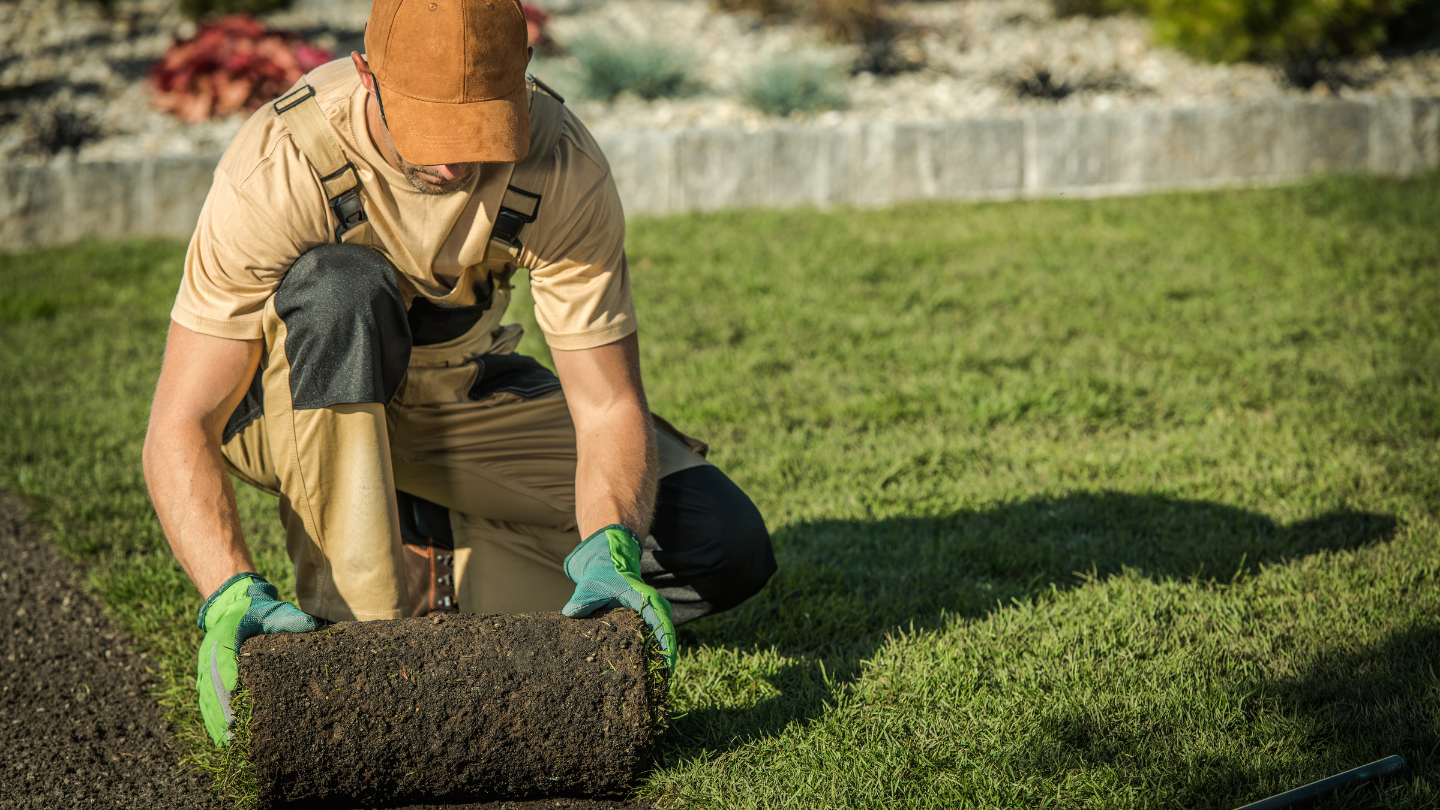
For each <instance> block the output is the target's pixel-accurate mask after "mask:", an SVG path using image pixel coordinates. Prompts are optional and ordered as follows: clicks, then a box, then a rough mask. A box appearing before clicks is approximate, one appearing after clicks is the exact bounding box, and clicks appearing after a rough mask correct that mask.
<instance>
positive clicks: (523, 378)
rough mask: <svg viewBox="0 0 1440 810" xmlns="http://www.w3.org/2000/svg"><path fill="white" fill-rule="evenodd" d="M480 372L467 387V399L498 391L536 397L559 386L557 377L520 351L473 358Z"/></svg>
mask: <svg viewBox="0 0 1440 810" xmlns="http://www.w3.org/2000/svg"><path fill="white" fill-rule="evenodd" d="M475 365H477V366H479V367H480V373H479V374H478V375H477V376H476V377H475V384H474V385H472V386H470V394H469V396H470V399H472V400H481V399H484V398H485V397H488V396H493V395H494V394H499V393H507V392H508V393H511V394H519V395H520V396H522V397H526V398H527V399H528V398H529V397H538V396H540V395H541V394H548V393H550V392H551V391H554V390H556V389H557V388H559V387H560V378H559V377H556V376H555V374H554V373H553V372H551V371H550V369H548V368H545V367H544V366H543V365H541V364H540V361H539V360H536V359H535V358H533V357H529V356H527V355H523V354H487V355H483V356H481V357H477V358H476V359H475Z"/></svg>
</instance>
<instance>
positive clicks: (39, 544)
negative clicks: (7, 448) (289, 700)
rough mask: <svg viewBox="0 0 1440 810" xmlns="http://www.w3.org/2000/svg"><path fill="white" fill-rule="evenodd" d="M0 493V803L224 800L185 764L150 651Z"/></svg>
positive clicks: (145, 804) (210, 803)
mask: <svg viewBox="0 0 1440 810" xmlns="http://www.w3.org/2000/svg"><path fill="white" fill-rule="evenodd" d="M28 512H29V508H28V507H27V506H26V505H25V504H24V502H22V501H21V500H20V499H19V498H16V497H14V496H11V495H10V494H8V493H5V492H3V491H0V808H7V809H8V808H17V810H18V808H37V810H38V809H39V808H45V810H50V809H51V808H57V807H118V808H131V807H133V808H147V809H148V808H157V807H186V808H191V807H195V808H212V807H213V808H219V807H220V806H221V805H220V803H219V802H218V801H217V800H216V799H215V798H214V797H213V795H212V794H211V793H210V791H209V789H208V786H209V783H210V779H209V777H208V776H205V775H203V774H198V773H194V772H190V771H186V770H183V769H182V768H181V767H180V764H179V759H180V758H179V755H178V753H177V752H176V751H175V750H174V749H173V748H172V747H171V744H170V735H169V732H168V729H167V727H166V724H165V719H164V713H163V712H162V711H161V709H160V707H159V706H158V705H157V704H156V702H155V700H154V699H153V698H152V697H151V696H150V693H151V690H152V689H153V687H154V684H153V682H152V681H151V678H150V675H149V673H147V672H146V671H145V664H146V659H145V657H144V656H143V655H141V654H140V653H137V652H135V651H134V650H132V649H131V648H130V646H129V644H127V642H126V639H125V638H124V637H123V636H122V635H121V634H120V633H119V631H118V630H117V629H116V628H115V626H114V625H113V624H111V622H110V621H109V620H108V619H107V618H106V617H105V614H104V613H102V612H101V610H100V607H99V606H98V605H97V604H95V602H94V601H92V600H91V599H90V598H89V597H88V596H86V595H85V594H84V593H82V591H81V588H80V581H81V580H80V575H79V572H77V570H76V569H75V567H74V566H73V565H72V564H71V563H70V562H69V561H68V560H66V559H65V558H64V557H61V556H60V553H59V552H58V551H56V550H55V548H54V547H53V546H51V545H50V544H49V543H47V542H45V541H44V540H42V539H41V538H40V534H39V532H38V531H37V530H36V529H35V528H34V527H33V526H30V525H29V524H27V523H26V522H25V516H26V514H27V513H28Z"/></svg>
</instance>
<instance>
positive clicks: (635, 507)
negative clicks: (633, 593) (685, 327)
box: [551, 334, 660, 538]
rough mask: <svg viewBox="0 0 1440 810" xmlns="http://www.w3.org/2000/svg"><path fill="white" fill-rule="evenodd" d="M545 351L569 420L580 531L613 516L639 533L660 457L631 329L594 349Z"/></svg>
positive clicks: (651, 503)
mask: <svg viewBox="0 0 1440 810" xmlns="http://www.w3.org/2000/svg"><path fill="white" fill-rule="evenodd" d="M551 355H552V356H553V357H554V358H555V370H556V371H557V372H558V373H559V375H560V383H561V385H563V386H564V388H565V398H566V401H567V402H568V403H569V405H570V417H571V418H572V419H573V420H574V421H575V437H576V444H577V450H578V452H579V465H578V467H577V469H576V471H575V512H576V518H577V519H578V520H579V523H580V536H581V537H589V536H590V535H591V534H593V533H594V532H596V531H599V530H600V529H602V528H604V527H606V526H608V525H610V524H612V523H619V524H620V525H622V526H625V527H626V528H628V529H630V530H631V531H633V532H634V533H635V535H636V536H637V537H642V538H643V537H644V536H645V535H646V534H647V533H649V531H650V517H651V514H652V512H653V511H654V509H655V486H656V479H657V476H658V474H659V466H660V463H659V460H658V458H657V455H656V449H655V431H654V428H653V426H652V424H651V421H650V407H649V405H648V404H647V403H646V401H645V388H644V386H643V384H642V383H641V380H640V342H639V340H638V338H637V337H636V336H635V335H634V334H631V335H630V336H629V337H626V338H622V339H621V340H617V341H615V342H614V343H609V344H606V345H604V346H597V347H596V348H593V349H580V350H576V351H560V350H555V351H552V352H551Z"/></svg>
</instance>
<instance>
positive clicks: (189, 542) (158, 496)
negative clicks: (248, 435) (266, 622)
mask: <svg viewBox="0 0 1440 810" xmlns="http://www.w3.org/2000/svg"><path fill="white" fill-rule="evenodd" d="M144 463H145V483H146V485H147V486H148V488H149V490H150V498H151V500H152V501H153V502H154V504H155V512H156V514H157V515H159V516H160V525H161V527H162V528H163V529H164V530H165V537H166V539H168V540H169V541H170V549H171V550H172V551H173V552H174V553H175V558H176V559H177V560H179V561H180V565H181V566H182V567H183V568H184V569H185V573H187V574H189V575H190V579H191V580H192V581H194V583H195V587H196V588H198V589H199V591H200V594H201V595H202V596H205V595H208V594H210V593H213V592H214V591H215V589H216V588H219V587H220V586H221V585H222V584H224V582H225V580H227V579H229V578H230V577H231V576H233V575H235V574H238V573H240V572H241V571H254V570H255V564H254V562H252V561H251V558H250V551H249V549H247V548H246V546H245V538H244V535H243V534H242V532H241V530H240V514H239V510H238V509H237V508H236V506H235V490H234V488H233V487H232V486H231V484H230V476H229V474H228V473H227V472H226V470H225V464H224V462H223V461H222V460H221V458H220V448H219V447H217V446H216V445H215V442H214V440H213V439H211V437H210V436H208V435H207V433H206V431H205V429H204V428H203V427H202V426H201V425H198V424H194V425H185V424H178V425H177V424H175V423H173V422H172V423H170V424H156V423H154V422H152V423H151V425H150V434H149V435H148V436H147V437H146V440H145V455H144Z"/></svg>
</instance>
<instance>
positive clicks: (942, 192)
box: [929, 119, 1025, 200]
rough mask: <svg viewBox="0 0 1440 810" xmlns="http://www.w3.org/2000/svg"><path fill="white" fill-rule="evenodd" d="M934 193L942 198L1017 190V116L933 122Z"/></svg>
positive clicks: (1020, 165) (1020, 134)
mask: <svg viewBox="0 0 1440 810" xmlns="http://www.w3.org/2000/svg"><path fill="white" fill-rule="evenodd" d="M934 131H935V141H934V151H933V152H932V153H931V155H932V160H933V161H934V163H933V166H931V167H930V172H931V173H932V174H933V176H934V178H935V193H934V194H933V195H929V196H933V197H936V198H939V199H942V200H954V199H965V198H967V197H977V196H985V195H993V194H1005V193H1017V194H1018V193H1019V192H1020V190H1021V188H1022V186H1023V184H1024V182H1025V151H1024V124H1023V123H1022V122H1020V121H1019V120H1004V119H991V120H985V119H977V120H962V121H946V122H943V123H939V124H936V125H935V126H934Z"/></svg>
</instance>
